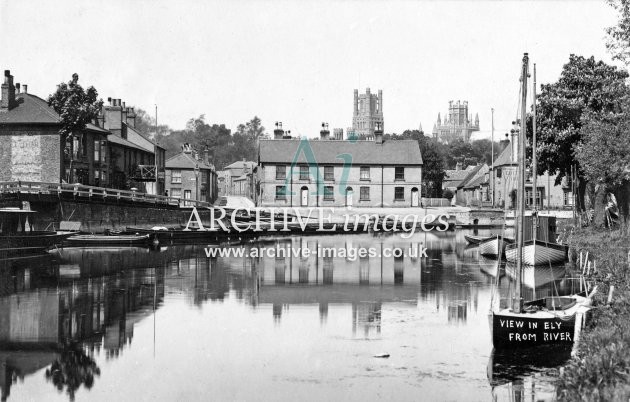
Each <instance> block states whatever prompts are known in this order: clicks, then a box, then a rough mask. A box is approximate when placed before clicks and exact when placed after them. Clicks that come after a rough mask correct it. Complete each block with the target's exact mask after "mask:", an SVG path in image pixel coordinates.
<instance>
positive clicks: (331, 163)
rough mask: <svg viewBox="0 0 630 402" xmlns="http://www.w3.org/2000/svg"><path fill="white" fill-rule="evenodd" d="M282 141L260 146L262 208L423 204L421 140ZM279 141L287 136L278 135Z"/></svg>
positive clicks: (326, 137) (326, 134) (324, 133)
mask: <svg viewBox="0 0 630 402" xmlns="http://www.w3.org/2000/svg"><path fill="white" fill-rule="evenodd" d="M329 134H330V133H329V132H328V131H327V130H322V132H321V133H320V135H321V137H320V140H315V141H312V140H308V139H305V138H304V139H276V140H263V141H261V142H260V148H259V154H258V173H257V177H258V179H257V180H258V184H257V187H258V188H259V194H258V205H260V206H287V207H333V206H334V207H342V206H356V207H383V206H385V207H417V206H420V188H421V185H420V184H421V182H422V156H421V153H420V147H419V145H418V142H417V141H412V140H404V141H383V134H382V132H381V131H376V132H375V139H374V141H335V140H330V139H329V138H330V137H329ZM276 138H282V136H281V135H277V136H276Z"/></svg>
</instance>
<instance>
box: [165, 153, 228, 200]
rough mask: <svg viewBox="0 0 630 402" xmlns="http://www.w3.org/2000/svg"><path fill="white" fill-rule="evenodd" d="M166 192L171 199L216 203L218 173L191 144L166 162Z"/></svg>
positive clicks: (205, 155) (205, 154) (206, 157)
mask: <svg viewBox="0 0 630 402" xmlns="http://www.w3.org/2000/svg"><path fill="white" fill-rule="evenodd" d="M165 171H166V175H165V176H166V191H167V192H168V195H169V196H171V197H179V198H182V199H186V200H198V201H205V202H210V203H214V202H215V201H216V199H217V196H218V183H217V173H216V171H215V169H214V166H212V165H211V164H210V163H209V161H208V154H207V153H204V156H203V158H202V157H200V155H199V154H198V153H197V152H195V150H194V149H192V147H191V146H190V145H189V144H184V145H183V146H182V152H181V153H179V154H177V155H175V156H173V157H171V158H169V159H168V160H167V161H166V167H165Z"/></svg>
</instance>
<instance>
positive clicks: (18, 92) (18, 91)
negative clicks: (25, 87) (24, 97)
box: [15, 82, 20, 95]
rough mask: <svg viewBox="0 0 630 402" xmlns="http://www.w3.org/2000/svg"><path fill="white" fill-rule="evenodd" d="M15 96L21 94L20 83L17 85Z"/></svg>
mask: <svg viewBox="0 0 630 402" xmlns="http://www.w3.org/2000/svg"><path fill="white" fill-rule="evenodd" d="M15 94H16V95H19V94H20V83H19V82H18V83H17V84H15Z"/></svg>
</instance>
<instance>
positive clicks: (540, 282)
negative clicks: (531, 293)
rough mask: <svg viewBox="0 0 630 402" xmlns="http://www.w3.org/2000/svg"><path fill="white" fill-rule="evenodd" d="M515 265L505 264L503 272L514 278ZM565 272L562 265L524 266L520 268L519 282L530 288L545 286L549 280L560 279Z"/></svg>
mask: <svg viewBox="0 0 630 402" xmlns="http://www.w3.org/2000/svg"><path fill="white" fill-rule="evenodd" d="M516 272H517V271H516V266H515V265H514V264H513V263H507V264H506V265H505V273H506V274H507V275H508V276H509V277H510V278H512V279H515V278H516ZM565 273H566V267H565V266H564V265H552V266H540V267H534V266H526V267H525V266H524V267H523V268H522V269H521V283H522V284H523V286H525V287H528V288H530V289H536V288H539V287H542V286H545V285H547V284H549V283H551V282H554V281H557V280H559V279H562V278H563V277H564V275H565Z"/></svg>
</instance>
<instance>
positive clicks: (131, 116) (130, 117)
mask: <svg viewBox="0 0 630 402" xmlns="http://www.w3.org/2000/svg"><path fill="white" fill-rule="evenodd" d="M127 125H128V126H129V127H131V128H136V112H135V110H134V108H133V107H128V108H127Z"/></svg>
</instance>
